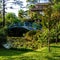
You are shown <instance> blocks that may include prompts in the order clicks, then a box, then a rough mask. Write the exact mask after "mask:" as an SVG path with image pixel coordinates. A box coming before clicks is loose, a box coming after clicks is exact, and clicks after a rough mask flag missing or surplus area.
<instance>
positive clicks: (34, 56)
mask: <svg viewBox="0 0 60 60" xmlns="http://www.w3.org/2000/svg"><path fill="white" fill-rule="evenodd" d="M0 60H60V43H58V44H51V52H48V48H47V47H44V48H42V49H38V50H36V51H28V50H27V51H26V50H25V51H24V50H6V49H0Z"/></svg>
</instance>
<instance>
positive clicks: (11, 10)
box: [5, 0, 27, 16]
mask: <svg viewBox="0 0 60 60" xmlns="http://www.w3.org/2000/svg"><path fill="white" fill-rule="evenodd" d="M12 1H13V0H10V1H9V2H12ZM21 1H23V5H24V6H26V4H27V3H26V0H21ZM10 6H12V7H14V9H10V8H8V7H10ZM6 7H7V9H6V10H5V11H6V12H13V13H15V14H16V15H17V16H18V11H19V10H20V9H21V8H20V6H18V5H13V4H12V3H8V4H6V6H5V8H6ZM24 10H26V8H24Z"/></svg>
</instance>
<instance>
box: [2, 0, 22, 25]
mask: <svg viewBox="0 0 60 60" xmlns="http://www.w3.org/2000/svg"><path fill="white" fill-rule="evenodd" d="M9 1H10V0H2V2H3V17H2V18H3V26H5V8H6V9H7V8H11V9H12V8H13V7H12V6H11V7H5V6H6V5H7V4H8V3H12V4H15V5H16V4H17V5H19V6H20V7H21V6H23V4H22V3H23V2H22V1H20V0H13V1H12V2H9Z"/></svg>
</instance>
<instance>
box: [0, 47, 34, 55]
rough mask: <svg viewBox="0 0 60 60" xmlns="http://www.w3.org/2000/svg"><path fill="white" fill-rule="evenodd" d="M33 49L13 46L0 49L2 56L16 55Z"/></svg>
mask: <svg viewBox="0 0 60 60" xmlns="http://www.w3.org/2000/svg"><path fill="white" fill-rule="evenodd" d="M30 51H33V50H31V49H25V48H21V49H15V48H11V49H4V48H2V49H0V56H15V55H21V54H24V53H26V52H30Z"/></svg>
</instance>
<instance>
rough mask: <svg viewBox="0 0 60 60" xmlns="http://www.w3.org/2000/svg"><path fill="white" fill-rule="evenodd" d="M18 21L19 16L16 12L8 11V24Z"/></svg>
mask: <svg viewBox="0 0 60 60" xmlns="http://www.w3.org/2000/svg"><path fill="white" fill-rule="evenodd" d="M17 21H18V19H17V16H16V15H15V14H14V13H7V14H6V24H7V25H9V24H12V23H14V22H17Z"/></svg>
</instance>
